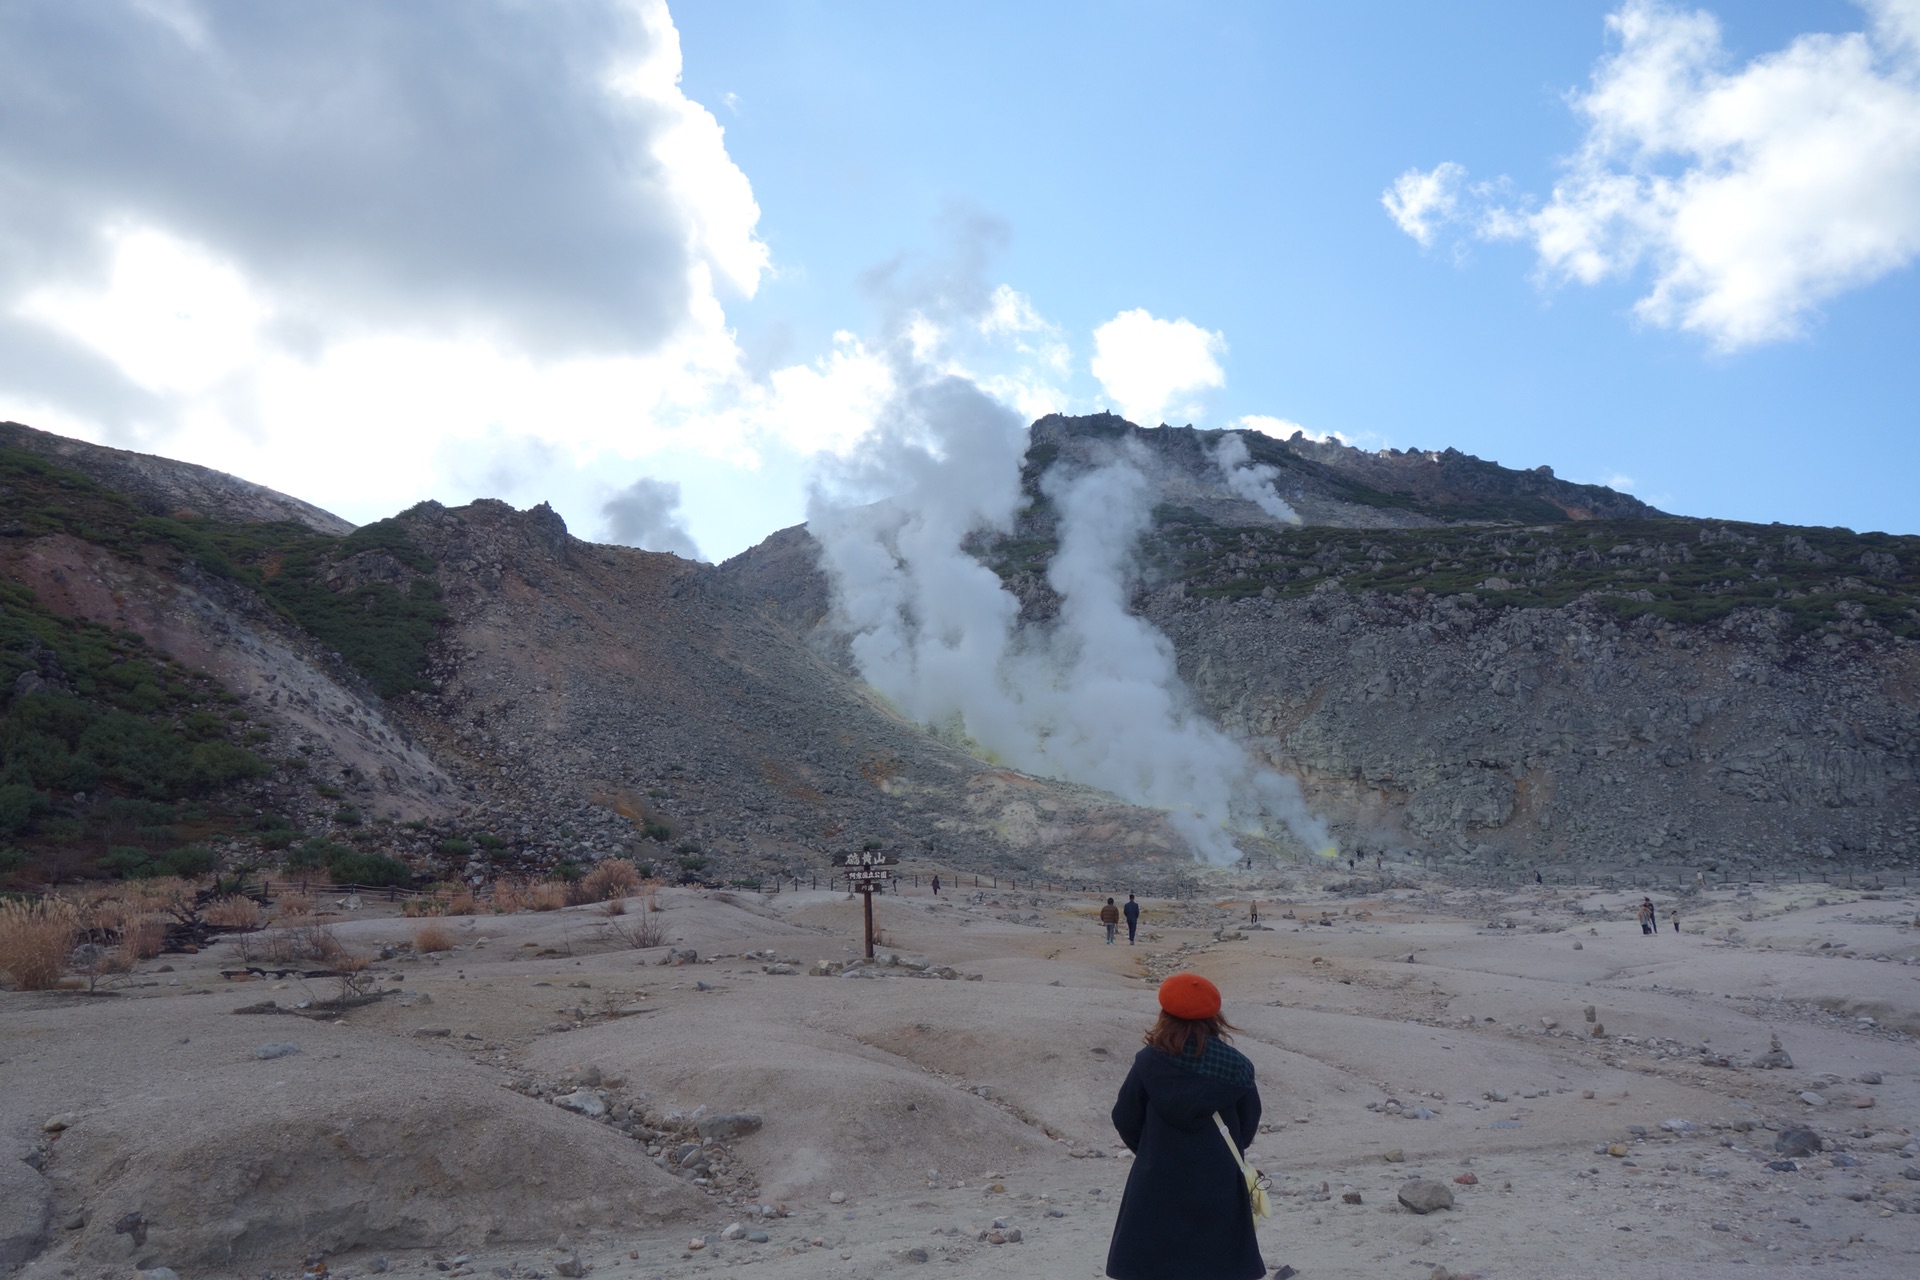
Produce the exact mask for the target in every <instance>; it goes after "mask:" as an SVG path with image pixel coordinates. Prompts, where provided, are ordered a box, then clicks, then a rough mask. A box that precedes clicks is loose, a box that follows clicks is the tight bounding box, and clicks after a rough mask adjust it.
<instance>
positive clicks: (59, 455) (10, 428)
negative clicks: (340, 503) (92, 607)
mask: <svg viewBox="0 0 1920 1280" xmlns="http://www.w3.org/2000/svg"><path fill="white" fill-rule="evenodd" d="M0 447H5V448H10V449H24V450H26V451H28V452H30V453H36V454H39V455H40V456H42V457H44V458H46V459H47V460H48V461H49V462H53V463H57V464H58V465H60V466H62V467H65V468H68V469H70V470H72V471H76V472H79V473H80V474H81V475H84V476H87V477H88V478H90V479H92V480H95V481H97V482H98V483H100V484H101V485H103V486H105V487H106V488H108V489H112V490H114V491H115V492H116V493H122V494H125V495H127V496H128V497H131V498H134V499H136V500H137V501H138V502H139V503H140V505H141V506H142V507H144V508H145V509H146V510H147V511H149V512H150V513H152V514H154V515H164V516H173V515H190V516H201V517H204V518H206V519H209V520H234V521H243V522H244V521H263V522H270V521H276V520H291V521H293V522H295V523H297V524H301V525H305V526H306V527H307V528H309V529H312V530H314V531H315V532H316V533H329V534H336V535H339V534H348V533H352V532H353V525H352V524H351V523H350V522H349V521H346V520H342V519H341V518H340V517H339V516H336V515H334V514H333V513H332V512H331V511H322V510H321V509H320V508H319V507H316V506H314V505H313V504H312V503H310V502H302V501H300V499H298V498H292V497H288V496H287V495H286V494H284V493H278V492H275V491H274V490H272V489H269V488H267V487H266V486H265V485H258V484H254V483H253V482H252V481H251V480H242V479H240V478H239V477H238V476H230V475H228V474H227V473H226V472H224V471H215V470H213V469H212V468H211V467H197V466H195V465H194V464H192V463H191V462H176V461H174V460H173V459H172V458H160V457H155V456H154V455H152V454H147V453H132V452H130V451H128V450H125V449H110V448H107V447H106V446H104V445H97V444H88V443H87V442H85V441H84V440H70V439H68V438H67V437H66V436H57V435H54V434H53V433H52V432H50V431H36V430H34V429H33V428H32V427H28V426H23V425H21V424H20V423H18V422H0Z"/></svg>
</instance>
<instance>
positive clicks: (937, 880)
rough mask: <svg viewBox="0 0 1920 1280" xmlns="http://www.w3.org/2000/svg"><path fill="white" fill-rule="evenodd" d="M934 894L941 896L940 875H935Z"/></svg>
mask: <svg viewBox="0 0 1920 1280" xmlns="http://www.w3.org/2000/svg"><path fill="white" fill-rule="evenodd" d="M933 896H934V897H936V898H937V897H939V896H940V877H939V876H935V877H934V878H933Z"/></svg>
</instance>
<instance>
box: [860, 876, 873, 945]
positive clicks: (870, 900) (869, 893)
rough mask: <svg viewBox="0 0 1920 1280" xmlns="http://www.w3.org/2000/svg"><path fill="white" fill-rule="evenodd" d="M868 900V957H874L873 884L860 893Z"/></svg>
mask: <svg viewBox="0 0 1920 1280" xmlns="http://www.w3.org/2000/svg"><path fill="white" fill-rule="evenodd" d="M860 896H861V897H863V898H865V899H866V900H867V959H869V960H871V959H873V886H872V885H868V886H867V887H866V892H864V893H862V894H861V895H860Z"/></svg>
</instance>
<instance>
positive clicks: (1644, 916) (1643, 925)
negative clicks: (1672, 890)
mask: <svg viewBox="0 0 1920 1280" xmlns="http://www.w3.org/2000/svg"><path fill="white" fill-rule="evenodd" d="M1639 914H1640V932H1641V933H1652V932H1653V930H1654V924H1653V899H1652V898H1642V899H1640V913H1639Z"/></svg>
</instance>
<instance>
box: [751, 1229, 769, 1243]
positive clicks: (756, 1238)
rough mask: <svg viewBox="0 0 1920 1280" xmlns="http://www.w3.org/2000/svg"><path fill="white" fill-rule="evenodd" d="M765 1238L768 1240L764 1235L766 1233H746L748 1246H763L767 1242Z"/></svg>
mask: <svg viewBox="0 0 1920 1280" xmlns="http://www.w3.org/2000/svg"><path fill="white" fill-rule="evenodd" d="M767 1238H768V1237H767V1233H766V1232H764V1231H749V1232H747V1243H748V1244H765V1243H766V1242H767Z"/></svg>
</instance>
